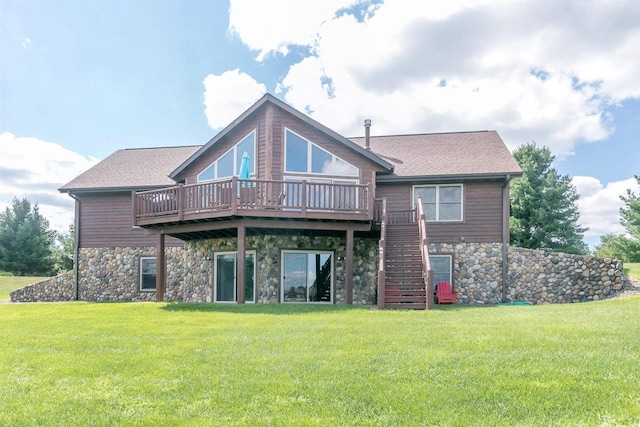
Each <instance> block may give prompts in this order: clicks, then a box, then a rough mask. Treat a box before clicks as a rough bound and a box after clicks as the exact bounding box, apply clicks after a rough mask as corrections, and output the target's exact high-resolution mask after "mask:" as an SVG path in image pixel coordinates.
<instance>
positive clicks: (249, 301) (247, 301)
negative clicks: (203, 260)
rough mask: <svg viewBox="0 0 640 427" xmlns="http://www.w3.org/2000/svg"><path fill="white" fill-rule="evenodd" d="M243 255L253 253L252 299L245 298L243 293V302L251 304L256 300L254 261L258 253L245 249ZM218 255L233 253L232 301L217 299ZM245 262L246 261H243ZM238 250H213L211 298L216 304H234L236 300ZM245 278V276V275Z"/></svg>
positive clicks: (255, 269) (255, 267) (255, 268)
mask: <svg viewBox="0 0 640 427" xmlns="http://www.w3.org/2000/svg"><path fill="white" fill-rule="evenodd" d="M244 253H245V257H246V256H247V255H253V300H247V299H246V295H245V301H244V302H245V304H253V303H255V302H256V290H257V289H256V271H257V266H256V261H257V259H258V254H257V251H256V250H255V249H254V250H250V251H245V252H244ZM218 255H235V262H234V268H235V271H234V273H233V274H234V276H233V282H234V283H233V284H234V286H233V301H218V297H217V295H218V262H217V261H218V258H217V257H218ZM245 262H246V261H245ZM237 274H238V251H219V252H214V254H213V295H212V296H213V298H212V299H211V300H212V301H213V302H214V303H216V304H236V303H237V302H238V295H237V291H238V277H237ZM245 279H246V277H245Z"/></svg>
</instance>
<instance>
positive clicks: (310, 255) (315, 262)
mask: <svg viewBox="0 0 640 427" xmlns="http://www.w3.org/2000/svg"><path fill="white" fill-rule="evenodd" d="M332 294H333V253H332V252H327V251H283V252H282V297H281V300H282V302H324V303H331V302H332V301H333V297H332Z"/></svg>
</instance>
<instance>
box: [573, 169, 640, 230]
mask: <svg viewBox="0 0 640 427" xmlns="http://www.w3.org/2000/svg"><path fill="white" fill-rule="evenodd" d="M573 184H574V185H575V187H576V190H578V194H580V199H579V200H578V203H577V205H578V210H579V211H580V223H581V225H583V226H586V227H589V231H587V232H586V233H585V237H590V236H592V237H594V236H601V235H603V234H606V233H615V234H620V233H624V231H625V230H624V228H623V227H622V226H621V225H620V208H621V207H622V206H624V202H623V201H622V200H620V196H622V195H626V192H627V189H631V190H632V191H634V192H635V193H636V194H638V193H639V192H640V187H638V184H637V182H636V180H635V179H634V178H629V179H625V180H623V181H616V182H609V183H607V184H606V185H603V184H602V182H600V180H598V179H597V178H594V177H592V176H574V177H573Z"/></svg>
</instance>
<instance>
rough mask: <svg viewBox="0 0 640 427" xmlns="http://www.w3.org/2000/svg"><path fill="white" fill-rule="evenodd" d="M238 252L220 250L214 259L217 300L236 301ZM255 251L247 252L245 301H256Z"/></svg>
mask: <svg viewBox="0 0 640 427" xmlns="http://www.w3.org/2000/svg"><path fill="white" fill-rule="evenodd" d="M236 257H237V252H218V253H216V255H215V258H214V259H215V261H214V295H215V301H216V302H235V301H236V300H237V299H236V261H237V260H236ZM255 271H256V269H255V252H254V251H252V252H247V253H245V273H244V277H245V288H244V300H245V302H254V301H255Z"/></svg>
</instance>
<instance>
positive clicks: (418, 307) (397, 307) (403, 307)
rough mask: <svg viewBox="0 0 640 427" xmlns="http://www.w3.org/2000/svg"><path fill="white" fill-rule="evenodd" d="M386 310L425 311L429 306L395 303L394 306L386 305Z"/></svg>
mask: <svg viewBox="0 0 640 427" xmlns="http://www.w3.org/2000/svg"><path fill="white" fill-rule="evenodd" d="M384 308H388V309H395V310H425V309H426V308H427V304H425V303H402V302H400V303H394V304H385V305H384Z"/></svg>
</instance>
